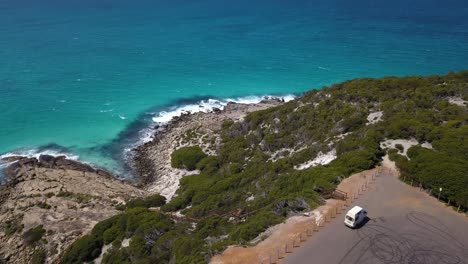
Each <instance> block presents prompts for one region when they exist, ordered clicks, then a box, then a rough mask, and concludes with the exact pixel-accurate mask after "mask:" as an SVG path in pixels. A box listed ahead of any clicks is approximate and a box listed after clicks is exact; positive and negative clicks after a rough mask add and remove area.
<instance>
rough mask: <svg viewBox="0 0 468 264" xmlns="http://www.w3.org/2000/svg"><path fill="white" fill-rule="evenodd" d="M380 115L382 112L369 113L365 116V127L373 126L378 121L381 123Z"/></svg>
mask: <svg viewBox="0 0 468 264" xmlns="http://www.w3.org/2000/svg"><path fill="white" fill-rule="evenodd" d="M382 115H383V112H382V111H378V112H373V113H370V114H369V115H368V116H367V124H366V125H372V124H375V123H377V122H379V121H382Z"/></svg>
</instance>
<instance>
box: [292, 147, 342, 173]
mask: <svg viewBox="0 0 468 264" xmlns="http://www.w3.org/2000/svg"><path fill="white" fill-rule="evenodd" d="M334 159H336V149H332V150H331V151H329V152H327V153H325V154H323V153H322V152H321V151H320V152H319V153H318V155H317V157H315V159H313V160H309V161H306V162H304V163H302V164H300V165H298V166H295V167H294V169H296V170H305V169H308V168H310V167H315V166H318V165H326V164H328V163H330V162H332V161H333V160H334Z"/></svg>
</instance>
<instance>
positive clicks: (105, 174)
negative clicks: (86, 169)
mask: <svg viewBox="0 0 468 264" xmlns="http://www.w3.org/2000/svg"><path fill="white" fill-rule="evenodd" d="M96 173H97V174H99V175H101V176H103V177H106V178H114V176H112V174H110V173H109V172H107V171H105V170H101V169H97V170H96Z"/></svg>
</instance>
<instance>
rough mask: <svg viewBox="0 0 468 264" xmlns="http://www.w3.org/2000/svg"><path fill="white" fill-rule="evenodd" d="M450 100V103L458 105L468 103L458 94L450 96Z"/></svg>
mask: <svg viewBox="0 0 468 264" xmlns="http://www.w3.org/2000/svg"><path fill="white" fill-rule="evenodd" d="M448 101H449V103H451V104H454V105H458V106H467V105H468V102H467V101H465V100H463V99H462V98H461V97H456V96H453V97H449V98H448Z"/></svg>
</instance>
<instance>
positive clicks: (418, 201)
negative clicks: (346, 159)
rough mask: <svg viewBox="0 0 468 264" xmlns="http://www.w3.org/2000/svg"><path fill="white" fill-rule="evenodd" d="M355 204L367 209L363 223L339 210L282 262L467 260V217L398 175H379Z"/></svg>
mask: <svg viewBox="0 0 468 264" xmlns="http://www.w3.org/2000/svg"><path fill="white" fill-rule="evenodd" d="M353 205H360V206H362V207H363V208H365V210H367V212H368V217H369V218H370V220H369V221H368V222H367V223H366V224H365V225H364V226H363V227H361V228H360V229H356V230H353V229H350V228H348V227H346V226H345V225H344V224H343V218H344V213H343V214H340V215H339V216H338V217H336V218H335V219H334V220H333V221H332V222H331V223H328V224H327V225H326V226H325V227H324V228H322V229H321V230H320V231H319V232H318V233H315V234H314V235H313V236H312V237H311V238H309V239H308V240H307V241H306V242H304V243H303V244H302V245H301V247H299V248H297V249H295V251H294V252H293V253H292V254H289V255H288V256H287V257H286V258H285V259H284V260H283V261H282V262H281V263H288V264H316V263H317V264H347V263H350V264H351V263H352V264H354V263H359V264H379V263H382V264H396V263H403V264H410V263H411V264H462V263H463V264H468V217H467V216H464V215H461V214H458V213H456V212H454V211H453V210H452V209H451V208H449V207H447V206H445V205H444V204H442V203H439V202H438V201H437V200H436V199H435V198H433V197H430V196H429V195H427V194H426V193H424V192H420V191H419V190H418V189H417V188H414V187H411V186H409V185H407V184H404V183H402V182H401V181H400V180H398V179H397V177H396V176H394V175H390V174H388V173H384V174H382V175H381V176H380V177H378V178H377V180H376V181H375V182H374V183H373V184H372V185H371V187H370V188H369V189H367V190H366V191H365V192H364V194H362V195H360V196H359V198H358V199H357V200H355V202H354V203H353Z"/></svg>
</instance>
